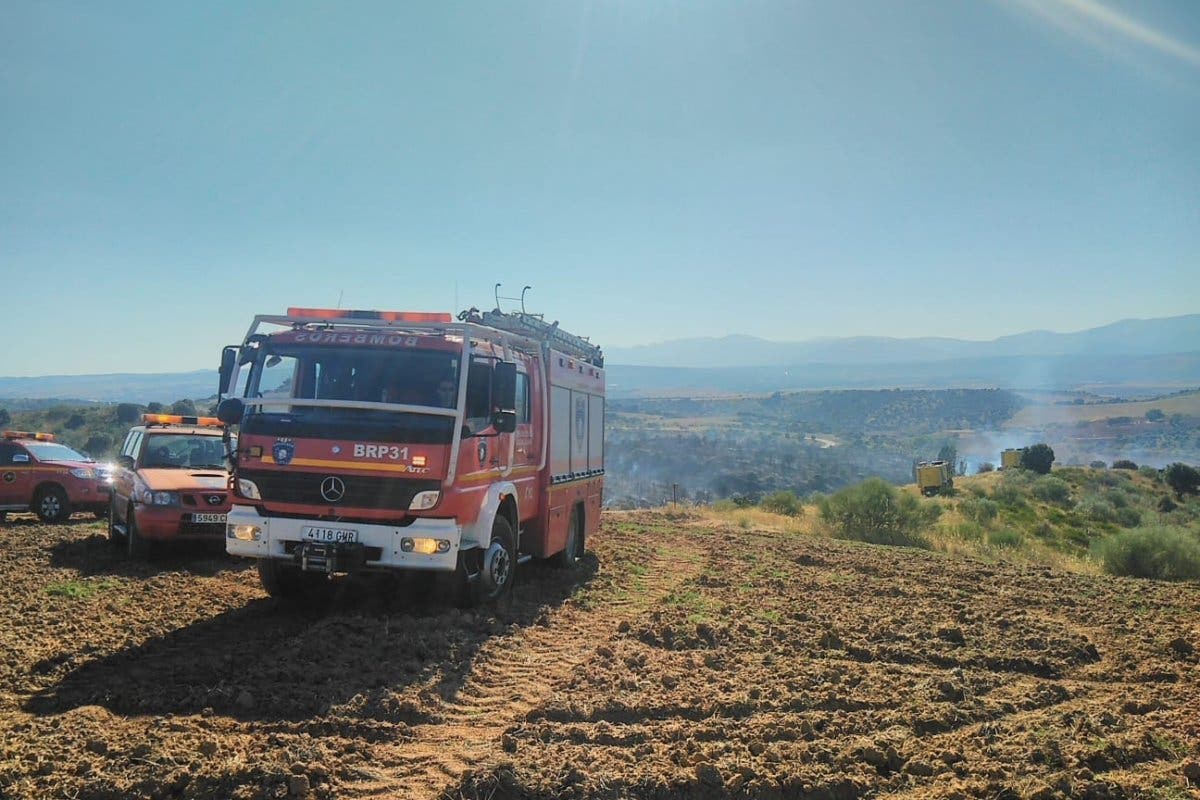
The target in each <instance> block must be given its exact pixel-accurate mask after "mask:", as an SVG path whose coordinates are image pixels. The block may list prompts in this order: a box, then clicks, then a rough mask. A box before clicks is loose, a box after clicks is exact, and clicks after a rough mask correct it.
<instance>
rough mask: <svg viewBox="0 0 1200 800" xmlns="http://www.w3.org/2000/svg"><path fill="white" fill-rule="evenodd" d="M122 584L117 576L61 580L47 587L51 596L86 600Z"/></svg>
mask: <svg viewBox="0 0 1200 800" xmlns="http://www.w3.org/2000/svg"><path fill="white" fill-rule="evenodd" d="M120 585H121V582H120V581H118V580H117V579H115V578H101V579H100V580H82V581H59V582H57V583H52V584H50V585H49V586H47V587H46V594H48V595H50V596H51V597H66V598H69V599H71V600H86V599H88V598H89V597H93V596H94V595H97V594H99V593H100V592H106V591H108V590H110V589H116V588H118V587H119V586H120Z"/></svg>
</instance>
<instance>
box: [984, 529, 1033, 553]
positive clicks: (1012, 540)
mask: <svg viewBox="0 0 1200 800" xmlns="http://www.w3.org/2000/svg"><path fill="white" fill-rule="evenodd" d="M987 543H988V544H990V545H991V546H992V547H1005V548H1017V547H1020V546H1021V545H1023V544H1024V543H1025V537H1024V536H1022V535H1021V533H1020V531H1014V530H1013V529H1012V528H1001V529H1000V530H997V531H988V535H987Z"/></svg>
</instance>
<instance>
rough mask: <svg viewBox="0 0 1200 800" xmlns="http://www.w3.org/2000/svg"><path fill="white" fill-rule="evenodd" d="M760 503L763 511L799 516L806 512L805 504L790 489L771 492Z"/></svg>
mask: <svg viewBox="0 0 1200 800" xmlns="http://www.w3.org/2000/svg"><path fill="white" fill-rule="evenodd" d="M760 505H761V506H762V509H763V511H769V512H771V513H772V514H783V515H784V516H787V517H798V516H800V515H801V514H803V513H804V506H803V505H802V504H801V503H800V498H799V497H796V493H795V492H793V491H790V490H785V491H782V492H774V493H772V494H769V495H767V496H766V497H764V498H763V499H762V503H760Z"/></svg>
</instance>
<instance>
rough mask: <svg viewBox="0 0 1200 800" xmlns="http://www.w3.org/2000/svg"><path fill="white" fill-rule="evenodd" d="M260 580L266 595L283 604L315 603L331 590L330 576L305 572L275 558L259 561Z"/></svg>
mask: <svg viewBox="0 0 1200 800" xmlns="http://www.w3.org/2000/svg"><path fill="white" fill-rule="evenodd" d="M258 579H259V580H260V581H261V582H262V587H263V589H264V590H266V593H267V594H269V595H271V597H273V598H274V599H276V600H279V601H282V602H295V601H301V600H303V601H313V600H317V599H320V597H321V596H322V594H324V593H325V592H326V591H327V590H328V589H329V583H330V582H329V576H328V575H323V574H321V573H319V572H304V571H303V570H301V569H300V568H299V567H297V566H294V565H292V564H285V563H280V561H279V560H278V559H274V558H260V559H258Z"/></svg>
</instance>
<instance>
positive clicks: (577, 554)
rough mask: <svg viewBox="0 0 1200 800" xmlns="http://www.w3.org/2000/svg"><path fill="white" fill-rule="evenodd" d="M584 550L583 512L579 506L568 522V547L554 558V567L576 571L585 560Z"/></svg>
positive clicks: (575, 508)
mask: <svg viewBox="0 0 1200 800" xmlns="http://www.w3.org/2000/svg"><path fill="white" fill-rule="evenodd" d="M583 550H584V541H583V511H582V510H581V509H580V507H579V506H574V507H573V508H572V509H571V518H570V519H569V520H568V521H567V545H566V547H564V548H563V549H562V552H561V553H559V554H558V555H556V556H555V557H554V566H556V567H561V568H562V569H575V568H576V567H578V566H579V562H580V561H581V560H582V559H583Z"/></svg>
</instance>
